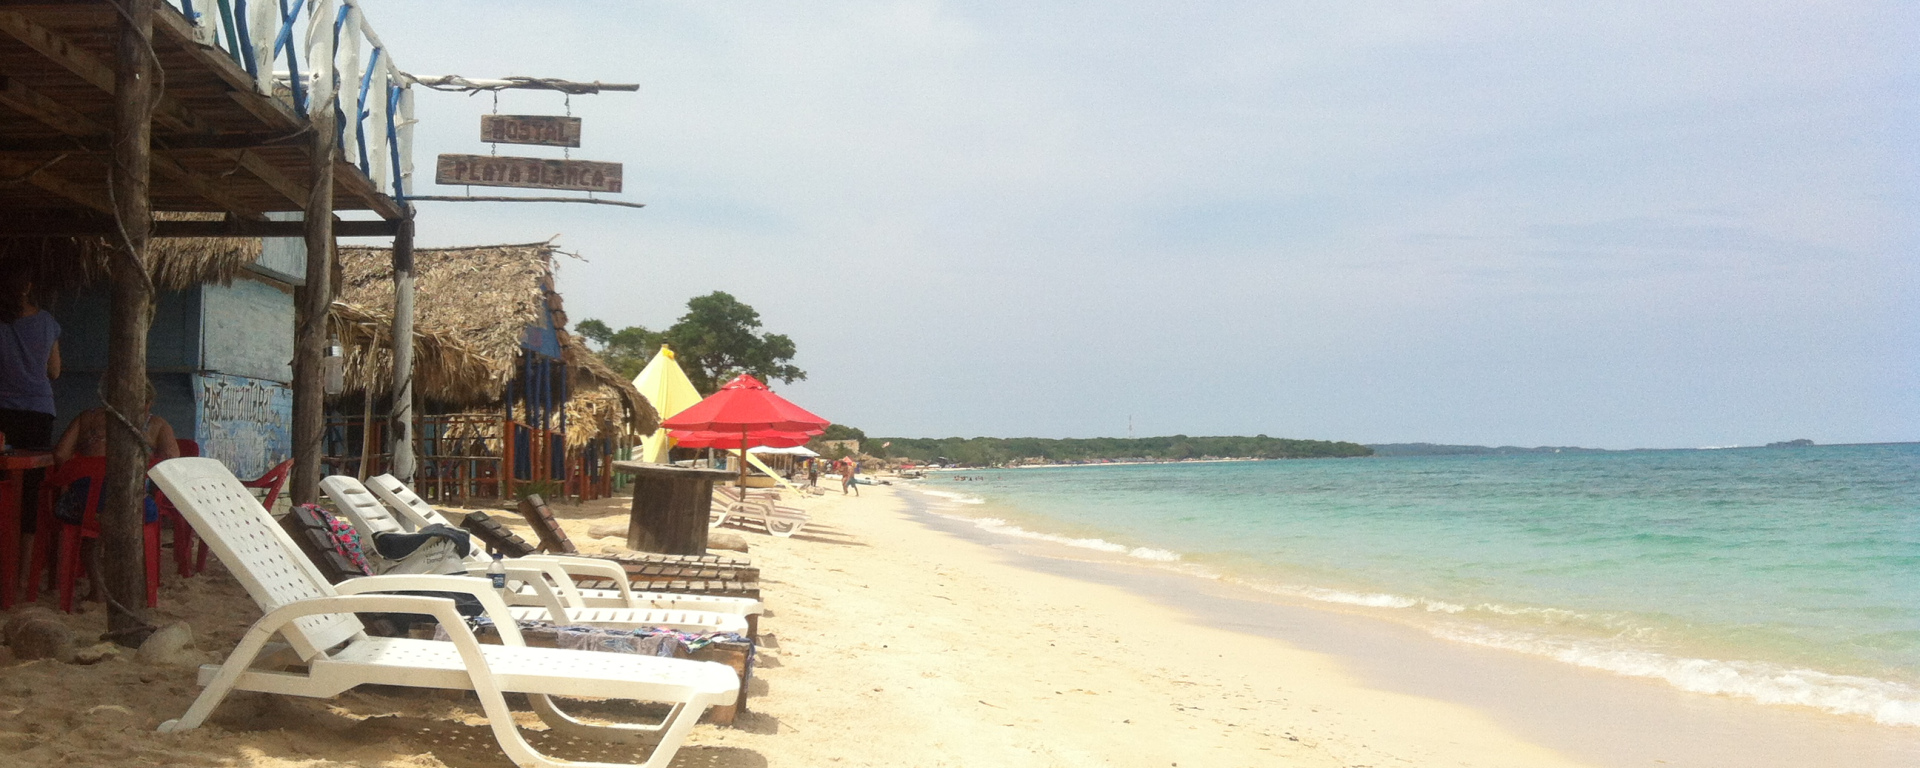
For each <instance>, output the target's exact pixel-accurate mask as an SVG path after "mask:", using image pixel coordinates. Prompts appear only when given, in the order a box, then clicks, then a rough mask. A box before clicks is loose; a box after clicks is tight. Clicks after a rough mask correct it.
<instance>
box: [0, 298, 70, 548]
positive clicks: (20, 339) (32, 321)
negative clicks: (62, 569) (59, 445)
mask: <svg viewBox="0 0 1920 768" xmlns="http://www.w3.org/2000/svg"><path fill="white" fill-rule="evenodd" d="M0 323H4V325H5V326H6V329H5V330H0V432H5V433H6V434H7V442H8V443H9V444H11V445H12V446H13V447H14V448H24V449H29V450H37V451H46V450H52V449H53V380H54V379H57V378H60V324H59V323H57V322H54V319H53V315H50V314H47V313H46V312H43V311H41V310H40V307H39V306H38V305H36V304H34V303H33V275H32V273H30V272H29V271H27V270H26V269H12V270H9V271H8V272H7V273H6V274H4V275H0ZM40 475H41V472H40V471H38V470H36V471H33V472H28V473H27V475H26V478H25V482H24V483H22V485H23V486H24V487H23V488H22V490H23V491H24V495H23V496H22V497H21V498H25V499H34V498H38V497H37V496H36V495H35V491H36V489H38V488H39V486H40ZM33 518H34V516H33V515H31V514H22V515H21V516H20V529H21V531H22V532H25V533H32V532H33Z"/></svg>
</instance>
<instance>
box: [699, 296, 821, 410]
mask: <svg viewBox="0 0 1920 768" xmlns="http://www.w3.org/2000/svg"><path fill="white" fill-rule="evenodd" d="M759 328H760V313H759V312H756V311H754V309H753V307H750V306H747V305H746V304H742V303H740V300H739V299H735V298H734V297H733V295H732V294H729V293H727V292H725V291H714V292H713V293H709V294H707V295H705V296H695V297H693V298H691V299H688V300H687V313H686V314H684V315H681V316H680V319H679V321H677V322H675V323H674V324H673V327H671V328H668V329H667V332H666V334H665V336H666V342H667V343H668V344H672V345H673V348H674V351H675V352H677V353H678V354H679V356H680V366H681V367H682V368H685V369H686V371H687V378H689V379H692V380H693V386H694V387H695V388H696V389H699V390H700V391H701V392H709V393H710V392H713V391H715V390H718V389H719V388H720V385H722V384H725V383H727V381H728V380H729V379H732V378H733V377H735V376H738V375H740V374H742V373H750V374H753V376H754V378H757V379H760V380H761V381H766V382H774V381H778V382H781V383H786V382H793V381H803V380H805V379H806V378H807V372H806V371H803V370H800V368H799V367H797V366H795V365H793V362H792V361H793V354H794V347H793V340H792V339H789V338H787V337H786V335H785V334H779V333H755V331H757V330H758V329H759Z"/></svg>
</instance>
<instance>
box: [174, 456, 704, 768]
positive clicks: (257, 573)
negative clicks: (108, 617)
mask: <svg viewBox="0 0 1920 768" xmlns="http://www.w3.org/2000/svg"><path fill="white" fill-rule="evenodd" d="M148 475H150V476H151V477H152V478H153V480H154V482H156V483H158V484H159V486H160V488H161V490H163V491H165V492H166V494H167V498H168V499H170V500H172V501H173V504H174V506H175V507H176V508H178V509H179V510H180V513H181V514H182V515H184V516H185V517H186V519H187V522H189V523H191V524H192V525H193V529H194V532H195V533H198V534H199V535H200V537H201V538H202V539H203V540H205V541H206V542H207V544H208V545H209V546H210V547H211V548H212V550H213V552H214V554H216V555H218V556H219V558H220V560H221V562H224V563H226V564H227V567H228V568H229V569H230V570H231V571H232V572H233V575H234V577H235V578H236V579H238V580H239V581H240V583H241V585H243V586H245V587H246V590H247V594H248V595H250V596H252V597H253V600H254V602H255V603H257V604H259V606H260V609H261V610H262V611H264V612H265V613H266V615H265V616H263V617H261V619H260V620H259V621H257V622H254V624H253V627H252V628H250V629H248V630H247V633H246V635H245V636H243V637H242V638H241V639H240V644H239V645H238V646H237V647H235V648H234V650H233V653H232V654H231V655H229V656H228V657H227V660H226V663H224V664H221V665H219V666H211V665H209V666H205V667H201V668H200V683H201V685H204V686H206V688H205V689H204V690H202V691H201V692H200V696H199V698H197V699H195V700H194V702H193V706H191V707H189V708H188V709H187V712H186V714H184V715H182V716H181V717H180V718H179V719H177V720H169V721H167V722H165V723H162V724H161V725H160V730H161V731H163V732H177V731H184V730H189V729H192V728H197V727H199V726H200V724H201V723H203V722H205V721H206V719H207V716H208V715H211V714H212V713H213V710H214V708H216V707H218V706H219V705H220V702H221V701H222V700H224V699H226V697H227V694H228V693H230V692H232V691H234V690H243V691H261V692H265V693H278V694H282V695H288V696H311V697H317V698H330V697H332V696H335V695H338V694H340V693H342V692H344V691H346V690H348V689H350V688H353V687H355V686H358V685H364V684H379V685H398V686H408V687H414V688H440V689H450V690H470V691H473V692H474V693H475V694H477V695H478V696H479V698H480V706H481V709H482V710H484V711H485V713H486V717H487V724H488V726H489V727H490V728H492V729H493V735H494V738H495V739H496V740H498V741H499V743H500V749H501V750H502V751H504V752H505V753H506V754H507V757H508V758H509V759H511V760H512V761H513V762H514V763H515V764H516V765H520V766H529V767H537V768H627V767H629V766H632V765H636V764H634V763H602V762H576V761H570V760H562V759H558V758H554V757H549V756H547V755H544V754H541V753H540V752H538V751H536V750H535V749H534V748H533V747H532V745H530V744H528V743H527V741H526V738H525V737H523V736H522V735H521V734H520V731H519V729H518V728H516V727H515V726H514V720H513V713H512V711H511V710H509V709H508V707H507V701H506V698H505V696H504V694H506V693H524V694H527V699H528V701H529V702H530V704H531V705H532V707H533V710H534V712H535V713H536V714H538V715H539V717H540V719H541V720H542V721H544V722H545V723H546V724H547V725H548V727H550V728H552V729H553V730H554V731H556V732H558V733H560V734H562V735H565V736H569V737H576V738H587V739H596V740H602V741H613V742H620V743H637V744H646V743H652V744H655V745H656V746H655V747H654V749H653V752H652V754H651V755H649V756H648V758H647V761H646V762H645V763H638V764H637V765H640V766H642V768H665V766H666V765H667V763H668V762H670V761H672V760H673V755H674V753H675V752H676V751H678V750H679V748H680V743H681V742H682V741H684V740H685V739H686V736H687V732H688V731H690V730H691V729H692V728H693V724H694V721H696V720H698V719H699V717H700V715H701V714H702V713H704V712H705V711H706V709H707V708H708V707H712V706H724V705H726V704H729V703H731V702H733V701H734V698H735V695H736V694H737V692H738V690H739V686H740V678H739V676H737V675H735V674H734V672H733V670H732V669H731V668H729V667H727V666H726V665H724V664H716V663H712V662H701V661H688V660H685V659H668V658H661V657H657V656H639V655H630V654H621V653H600V652H595V651H574V650H563V649H557V648H529V647H526V643H525V641H524V640H523V639H522V638H521V636H520V630H519V627H518V626H517V625H515V623H514V621H513V619H512V618H511V617H509V616H508V614H507V606H506V603H505V602H503V601H502V600H501V599H500V595H499V594H498V593H496V592H495V591H494V590H493V589H492V588H491V587H490V586H489V585H488V584H487V583H486V582H485V581H481V580H479V579H473V578H468V577H463V576H423V575H409V576H367V577H363V578H358V579H350V580H348V581H346V582H344V583H342V584H339V585H338V586H336V585H332V584H328V583H327V581H326V579H324V578H322V577H321V576H320V571H319V569H317V568H316V567H314V565H313V563H312V562H311V561H309V560H307V558H306V557H305V556H304V555H302V554H301V552H300V550H299V549H298V548H297V547H295V546H294V543H293V540H292V539H291V538H289V537H288V536H287V534H286V532H285V531H283V530H281V528H280V526H279V525H277V524H276V523H274V521H273V518H272V517H271V516H269V515H268V514H267V511H266V509H264V508H262V507H261V506H260V503H259V502H258V501H255V500H254V498H253V495H252V494H250V493H248V492H247V489H246V487H245V486H242V485H241V484H240V481H239V480H238V479H236V478H235V477H234V476H233V473H231V472H229V471H227V468H226V467H225V466H224V465H222V464H221V463H220V462H218V461H215V460H213V459H200V458H183V459H173V460H170V461H165V462H162V463H161V464H160V465H159V466H157V467H154V468H153V469H152V470H151V471H150V472H148ZM394 590H429V591H437V592H459V593H464V594H469V595H472V596H474V597H475V598H477V599H478V600H479V601H480V604H481V605H482V606H483V608H484V609H485V611H486V615H487V616H488V617H489V618H491V619H492V620H493V623H494V627H495V628H496V629H497V630H498V631H499V633H500V640H501V642H502V643H503V645H481V644H480V642H479V641H478V640H476V639H475V638H474V636H473V632H472V630H470V629H468V627H467V624H466V622H465V621H464V620H462V618H461V616H460V614H459V612H458V610H457V609H456V608H455V607H454V601H452V600H449V599H445V598H437V597H421V596H414V595H379V594H368V593H374V592H386V591H394ZM356 613H411V614H420V615H428V616H432V617H434V618H435V619H437V620H439V622H440V625H441V626H442V627H444V628H445V629H446V632H447V634H448V636H449V637H450V638H451V639H450V640H414V639H409V638H389V637H371V636H368V635H367V634H366V632H365V631H363V630H364V627H363V626H362V625H361V623H360V620H359V619H358V618H356V617H355V616H354V614H356ZM276 635H277V636H279V637H281V638H283V639H284V640H285V643H284V645H282V644H278V643H275V644H273V645H272V646H271V647H270V646H269V643H268V641H270V640H272V639H273V638H274V637H275V636H276ZM263 651H264V653H263ZM282 651H289V652H291V653H292V654H294V655H296V656H297V657H298V659H299V662H298V663H299V664H300V665H303V666H304V667H305V668H306V671H305V672H304V673H302V672H299V671H296V670H291V669H287V668H283V667H282V666H278V665H274V664H273V663H272V662H271V661H270V660H272V659H275V658H278V657H281V655H282V654H281V652H282ZM554 696H563V697H581V698H608V699H626V700H631V701H647V702H665V703H668V704H671V705H673V708H672V710H671V711H670V712H669V713H668V715H667V717H666V719H665V720H664V721H662V722H661V723H659V724H657V725H639V724H619V725H592V724H588V723H584V722H581V721H579V720H577V719H574V718H573V717H572V716H570V715H568V714H566V713H565V712H562V711H561V710H560V709H559V707H558V706H557V705H556V704H555V702H554V701H553V699H552V698H551V697H554Z"/></svg>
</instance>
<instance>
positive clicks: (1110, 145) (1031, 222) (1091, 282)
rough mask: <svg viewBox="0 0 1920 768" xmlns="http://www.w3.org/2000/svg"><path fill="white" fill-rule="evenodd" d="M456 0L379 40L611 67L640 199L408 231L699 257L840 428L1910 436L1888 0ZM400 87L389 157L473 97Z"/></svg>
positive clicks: (1894, 36) (416, 67)
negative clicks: (787, 348)
mask: <svg viewBox="0 0 1920 768" xmlns="http://www.w3.org/2000/svg"><path fill="white" fill-rule="evenodd" d="M462 8H463V11H464V12H463V13H461V14H445V13H440V12H437V9H436V8H433V7H426V6H415V5H410V4H409V5H402V4H387V5H384V6H378V7H376V8H375V9H372V10H373V13H372V16H373V22H374V23H375V24H376V25H378V27H379V29H380V31H381V35H382V36H383V38H385V39H386V40H387V41H388V42H389V43H390V44H392V45H393V46H394V48H395V50H396V52H397V53H396V56H397V60H398V61H399V62H400V63H401V65H402V66H403V67H405V68H407V69H409V70H411V71H415V72H421V73H436V72H458V73H461V74H468V75H475V76H497V75H505V74H538V75H550V76H567V77H574V78H577V79H602V80H608V81H619V80H630V81H637V82H641V83H642V84H643V88H642V91H641V92H640V93H639V94H638V95H603V96H595V97H579V98H575V99H573V100H572V102H571V105H570V108H571V109H572V110H573V112H574V113H575V114H579V115H583V116H585V118H586V126H587V130H586V146H584V147H582V148H581V149H579V150H576V151H575V155H574V156H576V157H587V158H593V159H606V160H615V161H620V162H624V163H626V165H627V180H628V181H627V183H628V189H629V192H628V194H627V195H626V197H627V198H630V199H639V200H644V201H646V202H647V203H648V204H649V206H650V207H649V208H647V209H646V210H644V211H639V212H631V211H616V210H611V209H592V208H585V207H577V208H567V207H556V206H550V207H538V208H536V207H513V208H498V207H497V208H475V207H461V206H457V205H437V206H431V207H427V205H426V204H423V207H424V208H425V212H424V213H423V218H422V222H421V231H422V237H423V239H425V240H427V241H430V242H441V243H451V242H455V241H458V242H474V241H479V240H495V241H525V240H529V239H538V238H542V237H546V236H547V235H549V234H553V233H554V232H560V233H562V236H563V240H564V242H566V243H567V244H568V245H569V247H572V248H575V249H578V250H579V251H581V252H582V253H583V254H585V255H586V256H587V257H588V259H589V260H588V261H587V262H586V263H569V264H567V265H565V267H564V272H563V281H562V288H563V289H564V290H565V291H566V292H567V294H568V298H569V310H570V314H573V315H574V316H576V317H580V318H585V317H600V318H602V319H605V320H607V321H609V322H612V323H614V324H616V325H619V324H630V323H644V324H648V325H655V326H658V325H664V324H667V323H670V322H671V321H672V319H673V318H674V317H675V316H677V315H678V314H679V312H680V311H681V310H682V308H683V305H684V302H685V300H686V298H688V297H690V296H693V295H697V294H700V293H705V292H707V291H710V290H716V289H723V290H728V291H729V292H732V293H734V294H736V295H738V296H740V297H741V298H742V299H743V300H745V301H747V302H749V303H751V304H753V305H754V306H756V307H758V308H759V309H760V310H761V311H762V314H763V316H764V317H765V318H766V320H767V322H768V324H769V327H771V328H773V329H775V330H777V331H781V332H786V333H789V334H790V335H792V336H793V337H794V338H795V340H796V341H797V342H798V344H799V348H800V352H801V358H802V359H801V361H800V362H801V364H802V365H803V367H805V368H807V369H808V370H809V371H810V372H811V373H812V376H811V377H810V379H809V381H808V382H805V383H803V384H799V385H795V386H793V387H791V388H790V389H791V393H792V394H794V395H795V396H796V397H801V398H805V399H807V400H808V401H809V404H810V405H817V406H818V407H817V408H816V410H817V411H819V412H821V413H823V414H827V415H829V416H833V417H836V418H838V419H840V420H844V421H847V422H850V423H854V424H856V425H858V426H861V427H863V428H865V429H867V430H868V431H869V432H874V433H896V434H955V433H969V434H970V433H976V432H977V433H990V434H1016V433H1019V434H1027V433H1032V434H1042V435H1050V434H1116V433H1117V430H1123V429H1124V428H1125V416H1126V413H1122V412H1121V411H1126V412H1128V413H1134V414H1135V415H1136V416H1138V417H1140V418H1141V421H1142V424H1143V426H1145V425H1149V424H1152V425H1159V426H1158V427H1156V428H1157V429H1159V430H1160V431H1165V432H1187V433H1192V434H1197V433H1201V432H1207V431H1217V432H1244V433H1249V434H1251V433H1255V432H1265V433H1268V434H1295V435H1301V436H1315V437H1330V438H1352V439H1433V440H1446V441H1456V440H1479V441H1485V442H1515V443H1577V442H1586V443H1590V444H1602V445H1614V446H1621V445H1650V444H1672V445H1696V444H1724V443H1731V442H1756V441H1765V440H1768V439H1774V438H1777V437H1779V436H1781V435H1783V434H1791V435H1793V436H1800V435H1811V436H1815V437H1816V439H1822V438H1825V439H1830V440H1831V439H1854V440H1868V439H1912V438H1913V437H1914V436H1915V432H1916V428H1920V404H1916V403H1915V402H1914V401H1913V399H1912V398H1911V397H1908V396H1906V395H1905V394H1903V393H1904V392H1905V391H1906V390H1907V389H1908V383H1910V381H1911V374H1912V373H1914V372H1916V371H1915V367H1916V362H1915V360H1916V357H1920V355H1916V350H1917V348H1920V345H1916V343H1915V342H1916V341H1920V333H1917V332H1916V331H1917V330H1920V322H1916V314H1915V312H1916V311H1915V310H1914V309H1912V307H1914V306H1916V304H1915V302H1914V301H1913V300H1914V299H1915V298H1920V296H1917V294H1920V291H1917V290H1916V287H1917V286H1916V280H1915V270H1914V266H1913V261H1912V253H1913V252H1914V246H1915V245H1917V244H1920V243H1917V242H1916V240H1920V238H1916V237H1915V235H1916V227H1915V224H1914V223H1913V221H1912V218H1911V215H1910V214H1911V211H1912V210H1913V208H1914V203H1915V202H1916V201H1915V197H1916V195H1915V191H1916V190H1915V184H1914V182H1915V180H1916V175H1917V174H1916V171H1917V170H1920V167H1916V162H1920V161H1916V159H1915V157H1914V154H1913V153H1912V152H1911V147H1912V145H1913V140H1914V139H1915V138H1916V131H1915V127H1916V125H1917V124H1920V121H1916V119H1915V118H1916V115H1915V113H1914V110H1915V108H1914V107H1913V106H1912V105H1913V104H1915V103H1916V101H1915V99H1914V96H1915V95H1916V94H1915V90H1916V89H1915V85H1916V77H1915V75H1916V72H1915V66H1914V64H1915V60H1914V57H1912V55H1911V52H1910V45H1909V44H1908V42H1907V41H1909V40H1911V38H1912V34H1913V33H1914V32H1915V31H1916V28H1920V24H1916V23H1915V22H1916V19H1915V12H1914V11H1913V10H1911V9H1910V8H1907V7H1905V6H1903V5H1901V4H1895V3H1871V2H1857V3H1842V4H1840V5H1837V6H1836V5H1821V6H1808V5H1804V4H1795V3H1770V4H1768V3H1762V4H1756V3H1692V4H1678V5H1676V4H1670V3H1654V2H1621V3H1607V4H1588V5H1574V6H1565V5H1555V6H1541V5H1538V4H1530V3H1516V2H1454V3H1445V4H1431V3H1378V2H1354V3H1326V2H1262V3H1252V2H1247V3H1236V2H1211V3H1144V2H1110V3H1098V4H1095V3H1045V4H1018V3H985V2H971V3H967V2H924V1H922V2H829V3H809V4H799V3H741V2H700V3H693V2H664V3H649V4H644V5H635V4H627V3H611V2H607V3H599V2H593V3H588V2H572V3H558V4H556V3H546V4H540V5H539V6H538V7H537V9H536V8H534V7H532V6H528V5H526V4H523V3H505V2H476V3H466V4H463V5H462ZM420 102H421V105H422V116H423V120H424V122H423V124H422V128H421V133H420V146H421V154H422V155H423V156H430V155H431V154H432V153H435V152H464V151H472V150H474V149H476V148H477V147H479V145H478V143H477V130H476V126H475V125H474V123H475V122H476V117H475V116H476V115H477V114H479V113H480V112H484V111H488V110H490V109H492V108H493V106H492V103H491V99H490V98H489V97H485V96H481V97H473V98H468V97H462V96H452V95H422V96H421V97H420ZM499 108H500V109H501V110H502V111H529V112H542V113H552V112H556V111H559V110H561V109H566V108H569V105H567V104H564V103H563V102H562V100H561V99H559V98H558V97H555V96H551V95H539V94H507V95H504V96H502V97H501V101H500V107H499ZM423 159H424V157H423ZM422 165H423V166H424V165H426V163H424V162H423V163H422ZM422 186H423V188H426V187H430V185H426V184H423V185H422ZM456 191H457V190H456ZM1254 383H1259V384H1261V385H1263V386H1265V387H1266V388H1265V389H1264V390H1262V391H1259V392H1255V393H1251V396H1249V393H1248V392H1247V391H1246V388H1247V387H1249V386H1250V385H1252V384H1254ZM1236 388H1237V389H1236ZM1815 393H1817V394H1815ZM1816 401H1817V402H1816ZM1703 402H1706V403H1713V404H1716V407H1711V408H1703V407H1700V404H1701V403H1703Z"/></svg>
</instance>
